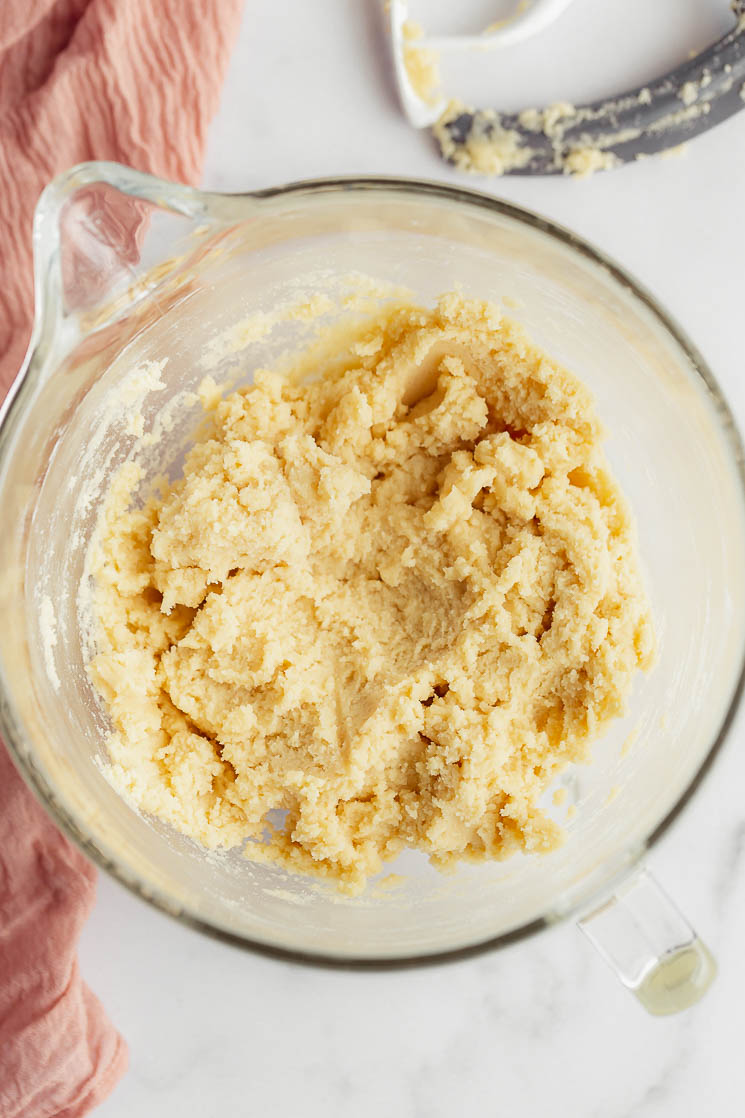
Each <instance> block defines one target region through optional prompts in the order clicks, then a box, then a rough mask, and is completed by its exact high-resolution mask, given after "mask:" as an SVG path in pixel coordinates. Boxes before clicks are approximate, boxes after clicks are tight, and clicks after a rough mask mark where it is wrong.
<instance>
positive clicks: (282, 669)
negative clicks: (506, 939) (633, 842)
mask: <svg viewBox="0 0 745 1118" xmlns="http://www.w3.org/2000/svg"><path fill="white" fill-rule="evenodd" d="M323 342H324V339H323V338H321V339H320V342H319V344H318V345H317V346H316V350H315V354H314V356H313V358H312V360H311V359H310V358H308V357H307V356H306V357H305V358H303V356H302V355H301V356H300V357H299V359H298V375H296V376H293V375H289V374H288V373H287V372H285V373H283V374H282V375H280V374H279V373H278V372H276V371H266V370H265V371H259V372H258V373H257V374H256V377H255V383H254V385H253V386H252V387H250V388H248V389H244V390H241V391H237V392H232V393H231V394H230V395H228V396H227V397H226V398H225V399H224V400H220V399H219V393H217V392H215V391H214V385H213V386H212V390H209V386H208V389H207V390H206V391H205V393H204V398H205V402H206V406H207V407H208V408H209V409H210V412H209V424H210V427H209V430H208V432H207V434H206V435H204V436H203V437H202V436H200V438H199V440H198V441H197V442H196V444H195V445H194V446H193V448H192V449H191V451H190V453H189V455H188V456H187V459H186V462H185V465H184V469H183V477H182V478H181V479H180V480H178V481H176V482H175V483H174V484H173V485H172V486H171V487H170V488H168V489H166V490H165V491H163V492H159V493H158V494H157V495H155V496H153V497H151V498H150V500H149V501H148V502H147V503H146V504H145V505H144V507H138V505H137V502H136V500H135V499H134V498H135V496H136V491H137V486H138V484H139V482H140V480H141V476H142V472H141V470H140V468H139V467H138V466H137V465H135V464H134V463H130V464H128V465H127V466H125V467H124V469H123V470H122V471H121V472H120V474H119V475H118V477H117V479H116V482H115V484H114V485H113V487H112V489H111V491H110V493H109V496H108V499H107V501H106V504H105V508H104V510H103V512H102V515H101V518H100V522H99V526H98V531H97V535H96V538H95V540H94V544H93V545H92V546H93V550H92V553H91V557H90V561H91V570H92V573H93V578H94V611H95V614H96V617H97V623H98V629H99V632H98V637H97V640H98V646H97V647H98V652H97V654H96V656H95V658H94V659H93V660H92V662H91V664H90V672H91V675H92V678H93V680H94V682H95V684H96V686H97V687H98V689H99V690H100V693H101V695H102V696H103V698H104V699H105V702H106V704H107V707H108V710H109V712H110V716H111V719H112V722H113V725H114V727H115V730H114V732H113V733H112V736H111V739H110V741H109V747H108V748H109V755H110V762H111V776H112V779H113V780H114V781H115V783H116V784H117V786H118V787H119V788H120V789H121V790H122V791H124V792H125V793H126V794H127V795H128V796H130V797H131V798H132V799H133V800H134V802H135V803H136V804H137V805H138V806H139V807H140V808H141V809H142V810H144V811H146V812H151V813H153V814H155V815H156V816H159V817H160V818H162V819H165V820H168V821H169V822H170V823H172V824H173V825H174V826H175V827H177V828H178V829H179V830H180V831H183V832H185V833H186V834H187V835H190V836H192V837H193V838H195V839H197V840H198V841H199V842H201V843H203V844H205V845H206V846H207V847H211V848H214V847H219V846H223V847H231V846H235V845H238V844H242V843H243V842H244V841H245V840H246V839H249V840H254V841H249V842H248V843H247V844H246V854H247V855H248V856H249V857H251V858H253V859H255V860H260V861H264V862H273V863H279V864H281V865H282V866H284V867H286V868H288V869H290V870H293V871H297V872H299V873H302V874H312V875H316V876H321V877H324V878H328V879H331V880H333V881H334V882H336V883H337V884H338V885H339V887H340V888H342V889H344V890H346V891H348V892H354V891H357V890H359V889H361V888H363V887H364V884H365V881H366V879H367V878H368V877H369V876H370V875H371V874H375V873H377V872H378V871H379V870H380V869H381V868H382V867H383V864H384V863H385V862H387V861H389V860H390V859H392V858H394V857H395V856H396V855H397V854H398V853H399V852H400V851H401V850H403V849H404V848H415V849H417V850H420V851H424V852H425V853H426V854H428V855H430V856H431V858H432V861H433V862H434V863H435V864H436V865H437V866H440V867H448V866H450V865H452V864H454V863H455V862H456V861H457V860H459V859H463V858H469V859H477V860H478V859H484V858H504V857H505V856H507V855H509V854H511V853H512V852H513V851H516V850H525V851H528V852H540V851H547V850H550V849H552V848H553V847H554V846H556V845H557V843H558V842H559V841H560V839H561V832H560V829H559V827H558V826H557V824H556V823H554V822H553V821H552V820H551V819H550V818H549V817H548V816H547V814H545V812H544V811H543V810H542V809H541V808H540V807H539V806H538V801H539V799H540V797H541V795H542V794H543V792H544V791H545V790H546V789H547V788H548V786H549V785H550V784H551V782H552V781H553V779H554V778H555V777H556V775H557V773H558V772H559V771H560V770H561V769H562V768H563V767H564V766H565V765H567V764H568V763H569V762H570V761H586V760H588V759H589V746H590V743H591V741H592V740H593V738H595V737H596V735H597V734H598V733H599V731H601V730H602V729H603V727H604V726H605V725H606V723H607V722H608V721H609V720H610V719H612V718H614V717H615V716H617V715H618V714H620V713H621V712H622V710H623V708H624V700H625V697H626V696H627V694H628V691H629V688H630V686H631V682H632V677H633V675H634V673H635V672H636V670H637V668H639V667H642V668H646V667H647V666H648V665H649V664H650V662H651V658H652V655H653V643H654V638H653V631H652V626H651V621H650V614H649V609H648V605H647V601H646V598H645V595H644V591H643V588H642V584H641V581H640V576H639V571H638V567H637V561H636V557H635V539H634V531H633V526H632V522H631V520H630V516H629V512H628V509H627V507H626V505H625V503H624V500H623V498H622V497H621V495H620V493H619V491H618V489H617V487H616V485H615V483H614V481H613V479H612V477H611V476H610V475H609V473H608V467H607V465H606V461H605V458H604V455H603V451H602V449H601V428H600V425H599V423H598V420H597V419H596V417H595V414H594V411H593V406H592V401H591V397H590V395H589V393H588V392H587V390H586V389H585V388H584V387H583V385H582V384H581V383H580V382H579V381H578V380H577V379H576V378H575V377H574V376H572V375H571V374H570V373H568V372H567V371H566V370H565V369H563V368H561V367H560V366H559V365H557V364H556V363H555V362H553V361H552V360H550V359H549V358H548V357H547V356H546V355H545V354H543V353H541V352H539V351H538V350H537V349H535V348H534V347H533V346H532V345H531V344H530V342H529V341H528V340H527V339H526V337H525V336H524V334H523V333H522V332H521V330H520V329H519V328H518V327H517V326H516V325H514V324H511V323H510V322H508V321H504V320H503V319H502V318H501V317H500V313H499V311H498V310H497V309H496V308H495V307H494V306H492V305H490V304H487V303H481V302H476V301H469V300H465V299H462V298H461V297H459V296H457V295H452V294H451V295H447V296H445V297H443V298H442V299H441V300H440V301H439V303H438V305H437V306H436V308H435V309H434V310H429V309H423V308H421V307H417V306H410V305H404V304H401V303H400V304H398V305H396V306H393V307H389V308H388V309H386V310H381V311H380V313H379V314H378V315H377V316H375V317H374V318H373V319H370V320H368V321H366V322H365V323H364V324H363V325H361V326H359V327H358V328H357V330H356V332H355V333H354V335H353V336H350V337H348V338H347V340H346V342H345V343H344V344H342V342H341V341H339V340H338V338H337V340H336V341H334V342H333V344H332V342H331V341H329V343H328V346H327V352H326V354H325V356H324V352H323ZM311 369H312V371H313V372H314V374H315V375H314V377H313V379H308V377H307V376H305V377H304V379H303V378H302V377H301V376H300V373H308V372H309V371H310V370H311ZM272 809H280V811H279V812H277V811H274V810H272ZM270 811H271V812H272V814H271V816H270V818H269V819H268V818H267V813H268V812H270Z"/></svg>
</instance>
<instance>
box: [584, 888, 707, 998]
mask: <svg viewBox="0 0 745 1118" xmlns="http://www.w3.org/2000/svg"><path fill="white" fill-rule="evenodd" d="M578 923H579V927H580V929H581V930H582V931H583V932H584V933H585V935H586V936H587V938H588V939H589V940H590V942H591V943H592V944H593V945H594V946H595V948H596V949H597V950H598V951H599V952H600V954H601V955H602V957H603V958H604V959H605V961H606V962H607V963H608V964H609V965H610V966H611V967H612V968H613V970H614V971H615V972H616V974H617V975H618V977H619V978H620V980H621V982H622V983H623V984H624V986H626V987H628V989H629V990H631V992H632V993H633V994H635V995H636V997H637V998H638V999H639V1001H640V1002H641V1003H642V1005H643V1006H644V1008H645V1009H646V1010H647V1012H648V1013H652V1014H654V1015H655V1016H663V1015H665V1014H670V1013H679V1012H680V1011H681V1010H683V1009H688V1007H689V1006H691V1005H694V1004H695V1003H696V1002H697V1001H699V999H700V998H702V997H703V995H704V994H705V993H706V991H707V990H708V988H709V986H710V985H711V984H712V982H713V981H714V979H715V977H716V973H717V965H716V962H715V960H714V957H713V955H712V954H711V952H710V951H709V949H708V947H707V946H706V944H705V943H704V942H703V941H702V940H701V939H699V937H698V935H697V934H696V932H695V931H694V929H693V928H692V927H691V925H690V924H689V923H688V921H687V920H686V918H685V917H684V916H683V914H682V913H681V912H680V910H679V909H678V908H677V906H676V905H675V904H674V903H673V902H672V901H671V900H670V898H669V897H668V896H667V894H666V893H665V892H664V891H663V889H662V888H661V887H660V886H659V885H658V884H657V882H656V881H655V879H654V877H653V876H652V875H651V873H650V872H649V870H647V869H645V868H641V869H640V870H639V871H638V872H637V873H636V874H635V875H634V876H633V877H632V878H629V879H627V880H626V881H624V883H623V884H622V885H620V886H619V888H618V889H617V890H616V892H615V893H614V894H613V895H612V896H611V897H610V898H609V899H608V900H606V901H605V902H604V903H603V904H601V905H600V906H599V907H598V908H596V909H594V910H593V911H592V912H589V913H588V914H587V915H586V916H583V917H582V918H581V919H580V920H579V921H578Z"/></svg>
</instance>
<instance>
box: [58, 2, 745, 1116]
mask: <svg viewBox="0 0 745 1118" xmlns="http://www.w3.org/2000/svg"><path fill="white" fill-rule="evenodd" d="M419 7H420V9H421V3H420V5H419ZM495 7H498V5H495V4H494V3H492V4H491V5H487V4H485V3H484V2H481V3H480V4H479V3H476V4H475V10H480V11H481V12H484V11H493V10H494V8H495ZM598 7H599V6H598V5H597V4H594V3H593V0H577V2H576V5H575V8H574V9H573V10H572V11H571V12H570V13H569V14H568V15H567V17H565V18H566V20H567V21H571V22H567V23H566V24H564V25H557V26H556V28H555V30H554V32H553V33H552V38H551V40H550V42H547V43H544V44H542V45H541V44H534V45H533V46H532V47H530V48H525V49H524V50H523V52H522V53H521V54H519V55H517V54H513V55H512V56H510V57H508V56H507V55H505V56H504V62H503V64H501V65H500V66H499V67H497V66H496V64H493V66H494V68H493V70H491V71H489V72H488V73H487V74H486V75H484V74H483V73H482V74H481V75H480V77H479V78H478V80H479V81H481V83H482V87H483V89H484V90H486V91H487V92H485V93H484V94H483V95H482V101H483V103H485V104H486V103H493V104H499V105H500V106H501V107H504V108H513V107H520V105H522V104H527V103H530V102H531V101H535V100H537V99H539V98H545V99H547V100H551V99H557V98H558V97H570V98H576V99H579V98H581V97H583V96H585V95H590V96H593V95H597V94H598V93H600V92H601V91H602V90H603V89H606V90H609V87H610V86H615V87H616V88H620V87H623V86H626V85H628V84H631V83H632V82H634V81H636V80H637V79H640V78H643V76H644V74H645V73H646V74H647V75H649V76H651V74H652V73H653V72H655V71H659V70H660V69H662V68H663V67H666V66H667V65H669V64H670V63H672V62H673V61H674V60H675V58H676V56H677V57H681V56H684V55H685V53H686V52H687V51H688V49H690V48H692V47H696V46H699V45H700V44H701V41H702V40H705V39H706V38H707V36H708V34H709V32H710V31H712V30H716V28H717V26H718V25H722V24H723V23H724V24H726V20H727V17H726V4H725V3H723V2H722V0H672V3H671V2H669V0H655V3H654V4H650V3H649V0H603V5H602V7H603V9H604V11H603V14H602V15H601V14H599V12H598ZM673 11H675V13H676V18H675V20H674V21H671V19H670V17H671V16H672V13H673ZM601 22H604V26H605V27H606V29H607V33H606V34H605V35H603V36H602V37H601V38H600V39H597V38H596V40H595V41H591V38H590V35H591V33H592V32H593V30H594V31H595V32H596V31H597V28H598V27H599V25H600V23H601ZM487 79H488V80H487ZM468 80H469V81H471V82H472V83H473V81H474V80H476V79H475V78H473V76H471V77H469V79H468ZM336 173H346V174H349V173H387V174H399V175H409V176H419V177H427V178H436V179H446V180H450V181H461V180H460V179H459V178H458V176H456V175H455V174H453V173H451V172H450V171H449V170H448V169H447V168H446V167H445V165H444V164H443V163H441V162H440V160H439V158H438V157H437V155H436V154H435V152H434V150H433V149H432V147H431V145H430V143H429V142H428V140H427V138H426V137H424V136H420V135H417V134H416V133H414V132H413V131H412V130H411V129H410V127H409V126H408V125H407V124H406V122H405V121H404V120H403V118H402V117H401V115H400V113H399V111H398V108H397V105H396V102H395V98H394V94H393V91H392V86H391V83H390V77H389V71H388V65H387V59H386V54H385V43H384V40H383V38H382V35H381V31H380V21H379V12H378V0H315V2H314V3H309V2H308V0H284V2H283V3H275V4H257V3H255V2H254V0H249V2H248V3H247V10H246V15H245V19H244V24H243V29H242V33H241V36H240V40H239V43H238V46H237V48H236V51H235V55H234V58H233V62H232V65H231V69H230V73H229V77H228V81H227V84H226V86H225V91H224V96H223V101H222V108H221V110H220V113H219V115H218V117H217V119H216V120H215V122H214V124H213V126H212V130H211V135H210V144H209V154H208V160H207V167H206V172H205V183H206V184H207V185H208V186H210V187H214V188H217V189H226V190H245V189H251V188H255V187H260V186H265V185H269V184H272V183H277V182H282V181H284V180H288V179H297V178H307V177H311V176H328V175H333V174H336ZM470 185H472V186H476V187H478V188H480V189H486V190H490V191H493V192H494V193H498V194H500V195H502V196H503V197H506V198H509V199H511V200H514V201H516V202H518V203H521V204H523V205H526V206H528V207H530V208H533V209H536V210H539V211H542V212H543V213H545V214H547V215H549V216H550V217H552V218H554V219H557V220H558V221H560V222H563V223H564V224H566V225H569V226H571V227H572V228H574V229H576V230H577V231H578V232H579V233H581V234H583V235H584V236H585V237H587V238H589V239H590V240H592V241H594V242H596V243H597V244H598V245H600V246H601V247H602V248H603V249H605V250H606V251H608V252H609V253H611V254H612V255H613V256H615V257H616V258H617V259H618V260H619V261H621V262H622V263H623V264H624V265H626V266H627V267H629V268H630V269H631V270H632V271H633V272H635V273H636V274H637V275H638V276H639V277H640V278H642V279H643V281H644V282H645V283H646V284H647V285H648V286H649V287H650V288H651V289H652V290H653V291H654V292H655V293H656V294H657V295H658V296H660V298H661V299H662V300H663V302H664V303H665V304H666V305H667V306H668V308H669V309H670V310H671V311H672V312H673V313H674V314H675V315H676V316H677V317H678V319H679V320H680V321H681V322H682V323H683V324H684V325H685V327H686V328H687V330H688V331H689V332H690V334H691V335H692V337H693V338H694V339H695V340H696V342H697V343H698V344H699V346H700V347H701V349H702V350H703V352H704V353H705V355H706V356H707V357H708V359H709V361H710V363H711V365H712V366H713V368H714V370H715V372H716V374H717V376H718V377H719V379H720V381H721V383H722V384H723V385H724V387H725V389H726V391H727V392H728V394H729V397H730V400H731V402H732V404H733V406H734V408H735V411H736V413H737V414H738V417H739V419H740V421H741V423H743V424H744V425H745V375H744V374H745V367H744V363H743V338H744V337H745V305H744V304H743V294H744V293H745V280H744V279H743V276H744V274H745V273H744V270H743V269H744V266H745V265H744V262H745V222H744V221H743V214H744V206H745V203H744V199H745V113H743V114H742V116H741V117H740V118H738V119H735V120H734V121H731V122H730V123H728V124H726V125H724V126H722V127H721V128H720V129H719V130H717V131H716V132H713V133H711V134H709V135H708V136H706V137H704V138H702V139H700V140H698V141H696V142H695V144H694V145H692V146H691V147H690V149H689V150H688V151H687V153H686V154H685V155H684V156H682V157H680V158H669V159H655V160H649V161H645V162H643V163H640V164H638V165H636V166H633V167H630V168H628V169H624V170H623V171H619V172H615V173H612V174H608V175H605V176H598V177H597V178H595V179H593V180H590V181H586V182H579V183H578V182H571V181H566V180H561V179H559V180H553V179H552V180H534V181H533V180H531V181H529V180H524V179H510V180H505V181H501V182H500V181H496V182H491V183H488V182H483V181H479V180H474V181H472V182H471V183H470ZM744 745H745V722H743V721H742V719H740V723H739V726H737V727H736V728H735V730H734V732H733V734H732V736H731V740H730V742H729V745H728V746H727V748H726V749H725V752H724V754H723V755H722V757H721V759H720V760H719V761H718V763H717V765H716V766H715V768H714V771H713V773H712V774H711V775H710V777H709V779H708V780H707V782H706V784H705V785H704V787H703V789H702V790H701V792H700V793H699V795H698V796H697V798H696V799H695V801H694V802H693V804H692V805H691V806H690V807H689V809H688V810H687V811H686V812H685V813H684V816H683V817H682V819H680V820H679V822H678V823H677V824H676V825H675V827H674V828H673V830H672V831H671V832H670V833H669V834H668V835H667V836H666V837H665V839H664V840H663V841H662V843H661V844H660V845H659V847H658V848H657V849H655V851H654V852H653V854H652V856H651V858H650V863H651V865H652V866H653V868H654V870H655V872H656V873H657V875H658V877H659V878H660V880H661V881H662V882H663V883H664V884H665V886H666V887H667V888H668V890H669V891H670V892H671V893H672V894H673V895H674V896H675V897H676V898H677V899H678V900H679V902H680V903H681V906H682V907H683V908H684V909H685V910H686V912H687V914H688V915H689V916H690V917H691V919H692V920H693V922H694V923H695V924H696V925H697V927H698V929H699V931H700V932H701V933H702V935H703V936H704V937H705V938H706V939H707V941H708V942H709V944H710V946H711V947H712V949H713V950H714V952H715V953H716V955H717V957H718V959H719V964H720V976H719V978H718V980H717V982H716V984H715V986H714V987H713V988H712V990H711V991H710V993H709V995H708V996H707V998H706V999H705V1001H704V1002H703V1003H702V1004H701V1005H700V1006H699V1007H697V1008H696V1009H694V1010H692V1011H689V1012H688V1013H685V1014H683V1015H681V1016H679V1017H677V1018H669V1019H652V1018H649V1017H647V1016H646V1015H645V1013H644V1012H643V1010H642V1009H641V1008H640V1006H639V1005H638V1004H637V1003H636V1001H635V999H634V998H633V997H632V996H631V995H629V994H628V993H626V992H625V991H624V990H623V989H622V988H621V987H620V986H619V985H617V983H616V981H615V979H614V977H613V976H612V974H611V973H610V971H608V970H607V968H606V967H605V965H604V963H603V962H602V961H601V960H600V959H599V958H598V957H597V956H596V955H595V954H594V953H593V951H592V949H591V947H590V946H589V944H588V943H587V942H586V941H585V940H584V939H583V938H582V937H581V936H580V935H579V934H578V933H577V932H576V930H575V929H574V928H573V927H571V926H565V927H561V928H558V929H556V930H554V931H552V932H550V933H544V934H543V935H542V936H540V937H538V938H534V939H533V940H531V941H529V942H527V943H525V944H522V945H518V946H516V947H513V948H510V949H507V950H504V951H502V952H500V953H497V954H492V955H490V956H486V957H483V958H480V959H477V960H473V961H470V962H466V963H459V964H455V965H451V966H447V967H441V968H439V969H438V968H434V969H433V968H429V969H426V970H423V971H417V972H414V973H399V974H390V975H365V974H362V975H357V974H349V973H329V972H324V971H315V970H306V969H302V968H299V967H296V966H291V965H288V964H283V963H278V962H273V961H269V960H266V959H261V958H256V957H253V956H252V955H248V954H244V953H241V952H239V951H237V950H235V949H232V948H229V947H226V946H222V945H220V944H216V943H212V942H211V941H209V940H207V939H204V938H202V937H200V936H198V935H197V934H196V933H193V932H190V931H187V930H185V929H183V928H181V927H180V926H178V925H176V924H175V923H173V922H171V921H170V920H168V919H167V918H166V917H164V916H161V915H159V914H158V913H156V912H154V911H153V910H151V909H149V908H148V907H146V906H145V905H144V904H143V903H141V902H139V901H137V900H135V899H134V898H132V897H131V896H129V895H128V894H127V893H125V892H124V890H122V889H121V888H120V887H118V886H117V885H115V884H113V883H112V882H111V881H109V880H108V879H105V878H102V879H101V881H100V885H99V895H98V902H97V905H96V908H95V911H94V913H93V916H92V918H91V920H90V921H89V923H88V926H87V927H86V929H85V932H84V935H83V940H82V945H81V952H80V961H81V967H82V969H83V972H84V974H85V977H86V978H87V979H88V981H89V982H90V984H91V985H92V987H93V988H94V990H96V992H97V993H98V994H99V995H100V997H101V998H102V1000H103V1002H104V1003H105V1005H106V1007H107V1009H108V1010H109V1012H110V1014H111V1016H112V1018H113V1020H114V1021H115V1022H116V1024H117V1025H118V1027H119V1028H120V1029H121V1031H122V1032H123V1034H124V1035H125V1037H126V1038H127V1040H128V1041H129V1045H130V1050H131V1067H130V1070H129V1073H128V1075H127V1077H126V1079H125V1080H124V1081H123V1082H122V1084H121V1085H120V1086H119V1087H118V1088H117V1089H116V1091H115V1092H114V1094H113V1095H112V1096H111V1098H110V1099H109V1100H108V1101H107V1102H106V1103H105V1104H104V1105H103V1106H102V1107H101V1108H100V1110H99V1111H98V1112H97V1113H100V1114H101V1115H102V1118H131V1116H132V1115H137V1116H138V1118H150V1116H153V1118H156V1116H157V1118H162V1116H165V1115H178V1116H179V1118H197V1116H199V1118H212V1116H213V1115H215V1116H216V1115H218V1114H226V1115H240V1116H243V1115H249V1114H251V1115H254V1114H264V1113H272V1114H280V1115H288V1116H289V1115H292V1116H294V1115H298V1114H301V1113H302V1114H304V1115H308V1116H310V1118H316V1116H318V1118H320V1116H322V1115H323V1116H324V1118H326V1116H333V1115H337V1114H338V1115H341V1114H345V1115H352V1116H354V1118H368V1116H369V1118H372V1116H377V1115H379V1114H387V1115H390V1116H391V1118H398V1116H406V1118H408V1116H411V1118H420V1116H421V1118H440V1116H445V1115H448V1116H449V1115H460V1114H467V1113H469V1110H471V1109H473V1108H478V1113H480V1114H486V1115H507V1114H512V1113H514V1114H519V1115H530V1116H533V1115H535V1116H539V1118H543V1116H544V1115H548V1114H550V1113H557V1114H561V1115H564V1114H572V1115H573V1116H574V1118H630V1116H632V1115H633V1116H634V1118H642V1116H645V1118H646V1116H647V1115H653V1116H654V1118H687V1116H689V1115H691V1116H693V1115H699V1114H717V1115H719V1116H720V1118H729V1116H735V1115H740V1114H742V1113H743V1110H742V1101H741V1100H742V1098H743V1097H745V1059H743V1054H742V1037H743V1028H744V1026H745V1010H744V1008H743V991H745V947H744V945H745V799H744V797H743V793H742V788H743V787H745V752H743V746H744Z"/></svg>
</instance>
